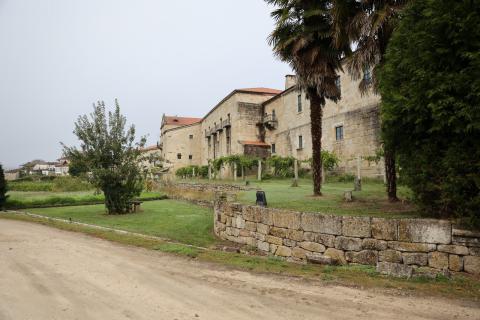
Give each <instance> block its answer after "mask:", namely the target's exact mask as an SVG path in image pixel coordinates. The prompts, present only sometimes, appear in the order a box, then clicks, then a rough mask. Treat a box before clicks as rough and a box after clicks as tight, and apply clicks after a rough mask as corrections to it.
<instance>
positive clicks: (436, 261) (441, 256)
mask: <svg viewBox="0 0 480 320" xmlns="http://www.w3.org/2000/svg"><path fill="white" fill-rule="evenodd" d="M428 266H429V267H431V268H435V269H440V270H441V269H444V268H447V269H448V253H445V252H438V251H435V252H430V253H429V254H428Z"/></svg>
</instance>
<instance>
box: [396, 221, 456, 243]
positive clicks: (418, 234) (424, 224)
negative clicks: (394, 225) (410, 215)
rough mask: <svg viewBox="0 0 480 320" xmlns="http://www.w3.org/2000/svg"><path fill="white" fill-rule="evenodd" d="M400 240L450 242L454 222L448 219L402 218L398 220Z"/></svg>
mask: <svg viewBox="0 0 480 320" xmlns="http://www.w3.org/2000/svg"><path fill="white" fill-rule="evenodd" d="M398 240H400V241H412V242H425V243H440V244H449V243H450V242H451V241H452V224H451V223H450V221H446V220H434V219H402V220H399V222H398Z"/></svg>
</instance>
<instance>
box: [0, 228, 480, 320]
mask: <svg viewBox="0 0 480 320" xmlns="http://www.w3.org/2000/svg"><path fill="white" fill-rule="evenodd" d="M5 319H15V320H20V319H35V320H38V319H48V320H51V319H62V320H63V319H81V320H85V319H102V320H106V319H115V320H117V319H162V320H170V319H171V320H174V319H178V320H180V319H208V320H214V319H229V320H230V319H266V320H268V319H289V320H293V319H402V320H405V319H409V320H411V319H435V320H440V319H449V320H450V319H480V309H477V308H475V306H474V305H472V304H461V303H460V302H451V301H447V300H443V299H429V298H412V297H397V296H390V295H384V294H379V293H374V292H372V291H364V290H357V289H351V288H345V287H334V286H321V285H319V284H318V283H315V284H312V283H308V282H307V281H303V280H298V279H292V278H283V277H277V276H270V275H253V274H250V273H247V272H239V271H232V270H228V269H223V268H220V267H215V266H212V265H210V264H206V263H201V262H196V261H189V260H186V259H183V258H177V257H172V256H170V255H165V254H161V253H158V252H152V251H148V250H143V249H138V248H131V247H125V246H121V245H117V244H114V243H111V242H108V241H103V240H99V239H95V238H91V237H88V236H85V235H81V234H76V233H69V232H65V231H61V230H57V229H52V228H48V227H44V226H41V225H36V224H30V223H25V222H17V221H9V220H4V219H0V320H5Z"/></svg>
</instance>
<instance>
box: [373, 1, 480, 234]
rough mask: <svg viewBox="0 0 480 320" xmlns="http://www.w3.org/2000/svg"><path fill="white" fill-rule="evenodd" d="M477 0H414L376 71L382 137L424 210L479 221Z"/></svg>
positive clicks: (479, 5)
mask: <svg viewBox="0 0 480 320" xmlns="http://www.w3.org/2000/svg"><path fill="white" fill-rule="evenodd" d="M479 24H480V1H479V0H473V1H470V0H463V1H448V0H436V1H434V0H425V1H415V2H413V3H412V5H411V6H409V8H408V9H407V10H406V11H405V12H404V13H403V16H402V19H401V21H400V23H399V26H398V29H397V30H396V31H395V33H394V35H393V36H392V39H391V41H390V44H389V47H388V49H387V54H386V58H385V65H384V66H383V67H382V68H381V70H380V72H379V84H380V86H379V89H380V92H381V94H382V100H383V101H382V104H383V105H382V121H383V123H384V124H385V131H384V139H385V140H386V142H387V143H389V144H391V145H393V146H394V147H395V150H396V151H397V154H398V161H399V165H400V167H401V170H402V179H405V182H406V184H407V185H408V186H409V187H410V188H411V189H412V190H413V193H414V196H415V199H416V200H417V201H418V203H419V204H420V205H421V207H422V208H423V209H424V210H427V211H428V212H430V213H432V214H433V215H436V216H439V217H450V216H457V217H467V218H468V220H469V222H470V223H472V224H476V225H477V226H478V225H480V211H479V208H480V29H479V28H478V25H479Z"/></svg>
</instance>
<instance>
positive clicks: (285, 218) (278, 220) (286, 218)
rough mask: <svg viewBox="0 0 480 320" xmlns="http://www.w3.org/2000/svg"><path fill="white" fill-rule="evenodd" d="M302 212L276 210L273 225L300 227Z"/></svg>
mask: <svg viewBox="0 0 480 320" xmlns="http://www.w3.org/2000/svg"><path fill="white" fill-rule="evenodd" d="M300 224H301V213H300V212H295V211H285V210H275V211H274V214H273V225H274V226H275V227H279V228H288V229H296V230H299V229H300Z"/></svg>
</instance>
